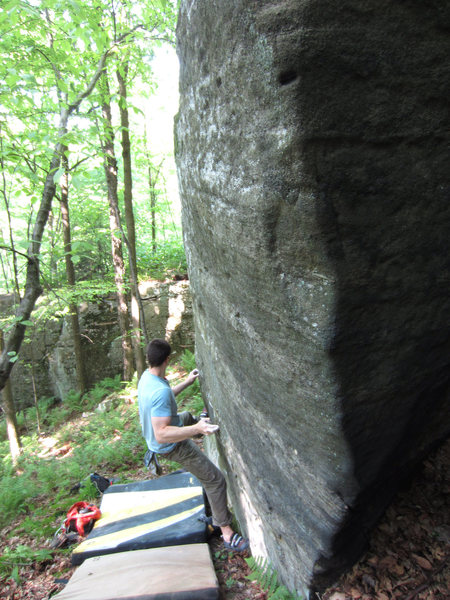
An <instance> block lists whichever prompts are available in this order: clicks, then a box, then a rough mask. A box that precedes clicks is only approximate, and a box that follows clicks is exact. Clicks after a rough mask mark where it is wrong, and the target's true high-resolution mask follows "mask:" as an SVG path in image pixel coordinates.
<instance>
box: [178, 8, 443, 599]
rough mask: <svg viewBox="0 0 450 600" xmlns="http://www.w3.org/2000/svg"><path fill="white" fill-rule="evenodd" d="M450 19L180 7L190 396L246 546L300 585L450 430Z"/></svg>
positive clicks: (324, 567) (346, 557)
mask: <svg viewBox="0 0 450 600" xmlns="http://www.w3.org/2000/svg"><path fill="white" fill-rule="evenodd" d="M449 28H450V9H449V8H448V4H447V5H446V4H445V3H440V2H434V1H431V2H427V3H419V2H415V1H413V0H406V1H405V2H397V1H393V0H392V1H391V0H341V1H340V2H335V0H314V1H313V0H296V1H294V0H285V1H281V0H279V1H276V0H272V1H269V0H260V1H258V2H256V1H251V0H229V1H227V2H223V1H221V0H197V1H192V0H184V1H182V2H181V10H180V18H179V25H178V33H177V36H178V54H179V59H180V68H181V71H180V94H181V106H180V113H179V115H178V117H177V122H176V150H177V164H178V172H179V183H180V192H181V197H182V202H183V226H184V232H185V242H186V246H187V254H188V262H189V272H190V279H191V286H192V293H193V298H194V314H195V325H196V352H197V359H198V364H199V366H200V368H201V371H202V389H203V391H204V393H205V395H206V397H207V399H208V402H209V404H210V409H211V412H212V413H213V415H214V418H215V419H216V420H217V421H218V422H219V423H220V426H221V433H220V436H219V438H218V452H219V455H220V459H219V461H220V462H221V464H222V466H223V468H224V469H225V470H226V471H227V474H228V479H229V482H230V490H231V494H232V497H233V500H234V506H235V509H236V511H237V514H238V516H239V518H240V521H241V524H242V526H243V528H244V530H246V531H247V533H248V534H249V535H250V538H251V542H252V550H253V552H254V554H256V555H258V554H260V555H261V554H262V555H265V556H269V557H270V560H271V561H272V563H273V564H274V565H275V567H276V568H277V569H278V571H279V573H280V574H281V575H282V578H283V580H284V582H285V583H286V584H287V585H289V586H290V587H291V588H296V589H298V590H300V591H302V590H303V591H308V590H310V591H311V590H314V589H320V588H323V586H325V585H327V584H328V583H330V582H331V581H332V580H333V578H334V577H335V576H336V575H337V574H338V573H339V572H340V571H341V570H342V569H343V568H344V567H346V566H348V565H349V564H351V562H352V561H353V560H354V559H355V558H356V556H357V555H358V554H359V553H360V551H361V549H362V548H363V546H364V544H365V542H366V539H367V532H368V531H369V530H370V527H371V526H372V525H373V523H374V521H375V520H376V519H377V518H378V516H379V515H380V513H381V512H382V510H383V509H384V507H385V506H386V504H387V503H388V502H389V500H390V499H391V498H392V495H393V494H394V493H395V491H396V489H397V487H398V485H399V482H400V481H401V480H402V478H403V477H404V476H406V475H407V474H408V473H409V471H410V469H411V468H412V466H413V465H414V464H415V463H416V462H417V460H418V459H419V457H420V456H421V455H422V454H423V453H424V452H426V451H427V450H429V449H430V447H431V446H432V445H433V444H435V443H438V441H439V440H442V439H443V438H444V437H445V436H446V435H448V433H449V430H450V425H449V421H450V419H449V417H450V414H449V410H450V409H449V405H450V403H449V402H448V389H449V368H448V365H449V339H450V336H449V333H450V332H449V328H450V325H449V323H450V321H449V318H448V314H449V311H450V293H449V292H450V289H449V288H450V282H449V273H450V269H449V266H450V265H449V254H448V249H447V246H448V239H449V235H450V202H449V189H450V186H449V171H448V159H449V152H448V149H449V119H448V91H449V82H450V79H449V72H448V68H447V67H448V56H449V51H450V44H449V39H450V38H449V35H448V34H449Z"/></svg>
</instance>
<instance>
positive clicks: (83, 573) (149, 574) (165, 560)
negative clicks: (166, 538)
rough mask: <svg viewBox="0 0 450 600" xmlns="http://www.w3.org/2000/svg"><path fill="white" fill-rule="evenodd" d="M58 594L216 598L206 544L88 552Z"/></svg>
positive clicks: (71, 599) (140, 599) (106, 598)
mask: <svg viewBox="0 0 450 600" xmlns="http://www.w3.org/2000/svg"><path fill="white" fill-rule="evenodd" d="M53 598H54V599H57V600H122V599H123V600H125V599H126V600H217V599H218V598H219V591H218V584H217V579H216V574H215V572H214V568H213V565H212V561H211V556H210V553H209V547H208V545H207V544H189V545H183V546H169V547H167V548H151V549H149V550H136V551H134V552H120V553H117V554H110V555H108V556H96V557H94V558H89V559H87V560H85V561H84V563H83V564H82V565H81V566H80V567H79V568H78V569H77V570H76V571H75V573H74V574H73V576H72V578H71V579H70V581H69V583H68V584H67V585H66V587H65V588H64V590H63V591H62V592H60V593H59V594H56V595H55V596H53Z"/></svg>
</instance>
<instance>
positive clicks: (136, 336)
mask: <svg viewBox="0 0 450 600" xmlns="http://www.w3.org/2000/svg"><path fill="white" fill-rule="evenodd" d="M127 75H128V59H126V60H125V61H124V63H123V75H122V72H121V70H120V68H119V69H117V81H118V82H119V95H120V98H119V110H120V124H121V130H122V159H123V181H124V191H123V199H124V205H125V222H126V225H127V236H126V239H127V247H128V260H129V264H130V280H131V320H132V324H133V336H132V343H133V349H134V358H135V361H136V370H137V374H138V378H139V377H140V376H141V375H142V373H143V372H144V370H145V359H144V352H143V349H142V340H141V338H142V335H141V333H142V331H141V327H142V325H143V327H142V330H144V331H145V323H143V322H141V311H140V304H142V303H141V302H140V296H139V285H138V276H137V260H136V230H135V224H134V213H133V179H132V172H131V144H130V133H129V119H128V106H127V83H126V79H127ZM142 318H143V313H142Z"/></svg>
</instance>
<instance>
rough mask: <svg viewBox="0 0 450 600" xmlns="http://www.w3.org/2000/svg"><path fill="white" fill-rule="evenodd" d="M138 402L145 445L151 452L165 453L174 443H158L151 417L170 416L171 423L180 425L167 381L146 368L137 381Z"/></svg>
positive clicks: (172, 394) (173, 446) (175, 404)
mask: <svg viewBox="0 0 450 600" xmlns="http://www.w3.org/2000/svg"><path fill="white" fill-rule="evenodd" d="M138 403H139V418H140V421H141V427H142V434H143V436H144V438H145V441H146V442H147V446H148V447H149V449H150V450H152V451H153V452H159V453H160V454H167V452H170V451H171V450H173V449H174V448H175V445H176V444H172V443H170V444H158V442H157V441H156V438H155V434H154V431H153V427H152V417H171V421H170V424H171V425H174V426H176V427H181V426H182V423H181V419H180V417H179V416H178V414H177V403H176V402H175V396H174V393H173V392H172V390H171V388H170V385H169V382H168V381H167V380H166V379H162V378H161V377H158V376H157V375H153V374H152V373H150V371H149V370H148V369H147V370H146V371H144V373H143V374H142V376H141V378H140V380H139V383H138Z"/></svg>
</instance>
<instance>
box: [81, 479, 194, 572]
mask: <svg viewBox="0 0 450 600" xmlns="http://www.w3.org/2000/svg"><path fill="white" fill-rule="evenodd" d="M100 510H101V513H102V516H101V518H100V519H99V520H98V521H96V523H95V525H94V528H93V530H92V531H91V533H90V534H89V535H88V537H87V538H86V539H85V540H84V541H83V542H81V544H80V545H79V546H78V547H77V548H75V550H74V551H73V553H72V563H73V564H74V565H79V564H81V563H82V562H83V561H84V560H85V559H86V558H89V557H92V556H101V555H103V554H111V553H114V552H125V551H127V550H141V549H144V548H157V547H162V546H176V545H181V544H194V543H199V542H205V541H206V525H205V523H203V522H201V521H199V516H200V515H202V514H203V513H204V511H205V506H204V500H203V489H202V487H201V485H200V482H199V481H198V479H196V478H195V477H194V476H193V475H191V474H190V473H186V472H182V473H174V474H172V475H166V476H165V477H159V478H158V479H151V480H148V481H139V482H135V483H129V484H125V485H112V486H111V487H109V488H108V489H107V490H106V491H105V493H104V495H103V498H102V502H101V504H100Z"/></svg>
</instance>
